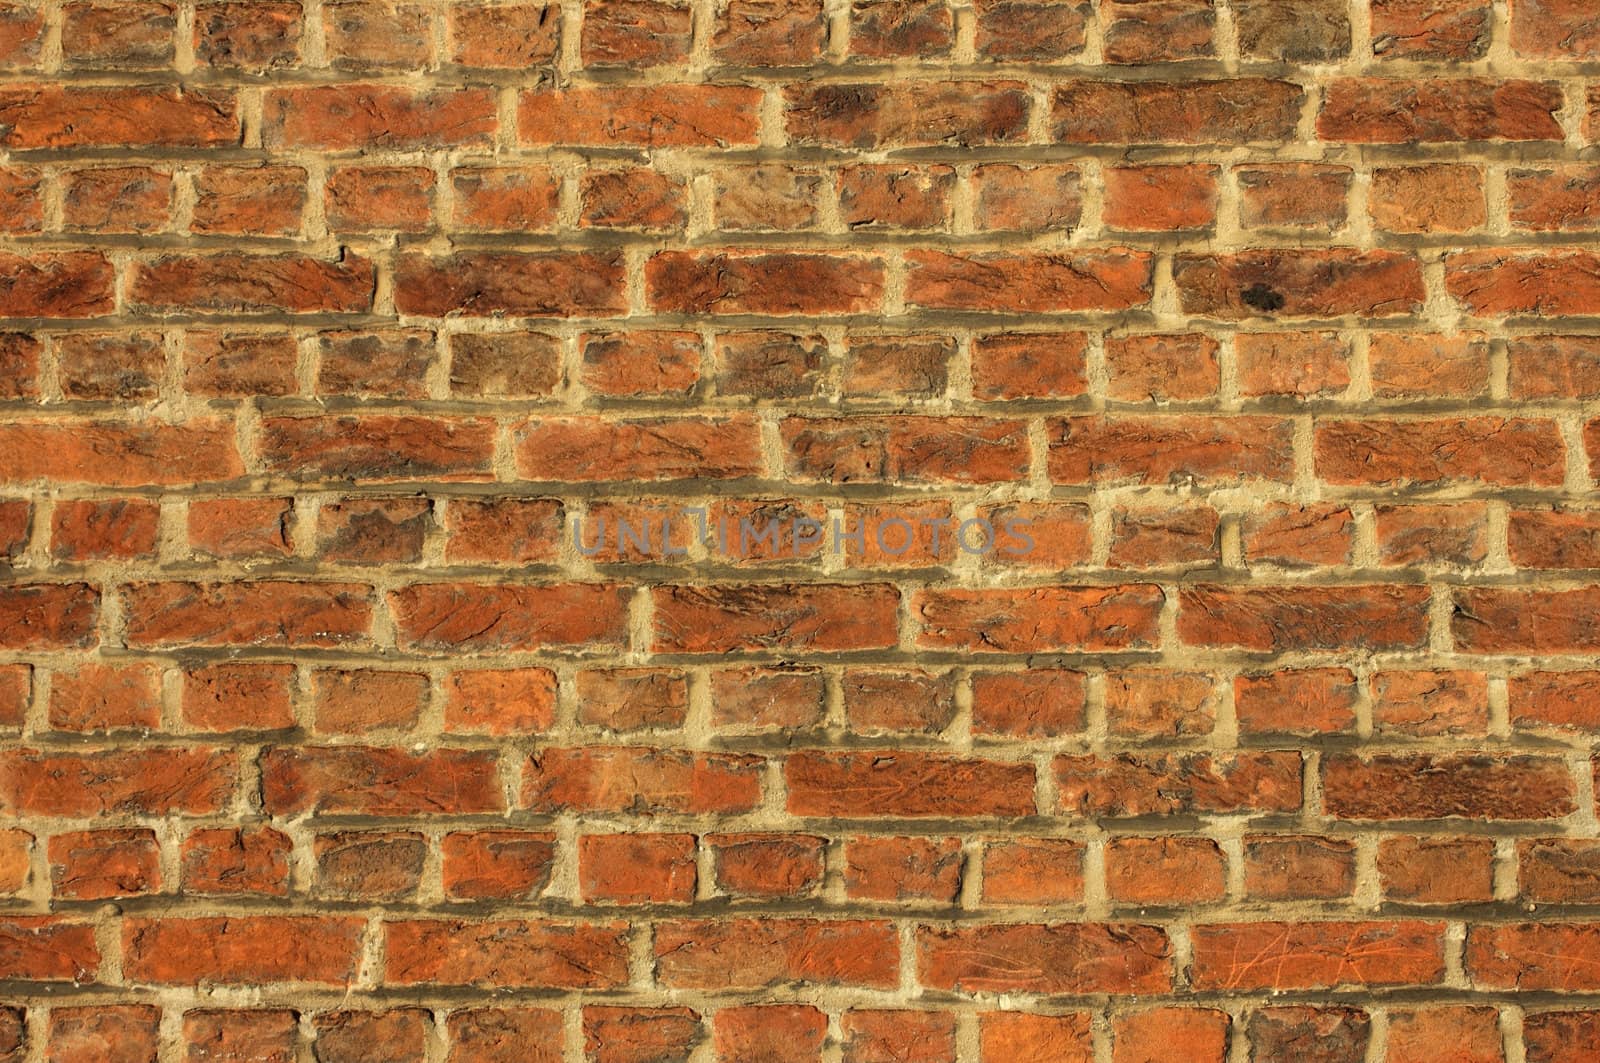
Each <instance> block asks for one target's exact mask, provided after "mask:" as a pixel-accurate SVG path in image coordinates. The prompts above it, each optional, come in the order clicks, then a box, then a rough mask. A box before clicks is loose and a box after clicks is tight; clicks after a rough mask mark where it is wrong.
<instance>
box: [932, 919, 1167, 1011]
mask: <svg viewBox="0 0 1600 1063" xmlns="http://www.w3.org/2000/svg"><path fill="white" fill-rule="evenodd" d="M1170 949H1171V946H1170V944H1169V942H1168V940H1167V936H1166V934H1165V932H1163V931H1162V930H1160V929H1158V928H1156V927H1153V926H1137V925H1104V924H1098V923H1053V924H1049V925H1023V924H1019V925H1010V926H971V927H957V928H953V929H940V928H936V927H927V926H924V927H919V928H918V930H917V978H918V981H920V982H921V983H922V984H923V985H925V986H927V987H929V988H932V989H947V990H955V991H958V992H967V993H981V992H1000V993H1005V992H1021V993H1051V994H1054V993H1073V994H1076V993H1084V992H1100V993H1104V992H1113V993H1161V992H1164V991H1166V990H1168V989H1170V988H1171V985H1172V959H1171V951H1170ZM995 956H1006V957H1009V958H1010V959H1009V962H1007V963H1005V964H996V963H995V962H994V957H995Z"/></svg>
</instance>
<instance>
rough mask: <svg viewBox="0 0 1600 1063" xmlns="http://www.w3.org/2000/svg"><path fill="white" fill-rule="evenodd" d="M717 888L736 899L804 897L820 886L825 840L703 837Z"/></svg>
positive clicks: (804, 836) (770, 836)
mask: <svg viewBox="0 0 1600 1063" xmlns="http://www.w3.org/2000/svg"><path fill="white" fill-rule="evenodd" d="M705 841H706V847H707V848H709V849H710V850H711V853H712V860H713V864H714V867H715V869H716V884H717V889H718V890H719V891H720V892H722V893H726V894H729V895H731V896H735V897H766V898H776V897H803V896H808V895H811V894H814V893H815V892H816V890H817V888H818V887H819V886H821V884H822V874H823V866H822V863H823V854H824V849H825V848H826V846H827V839H826V838H818V837H813V836H811V835H807V834H713V835H709V836H707V838H706V840H705Z"/></svg>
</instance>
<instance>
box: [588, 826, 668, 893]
mask: <svg viewBox="0 0 1600 1063" xmlns="http://www.w3.org/2000/svg"><path fill="white" fill-rule="evenodd" d="M695 883H696V875H695V838H694V835H692V834H585V835H584V836H583V837H582V838H580V839H578V885H579V889H580V890H581V891H582V893H583V899H584V900H585V901H588V902H590V903H593V902H597V901H599V902H607V901H609V902H613V903H619V904H669V903H679V904H686V903H688V902H689V901H692V900H694V895H695Z"/></svg>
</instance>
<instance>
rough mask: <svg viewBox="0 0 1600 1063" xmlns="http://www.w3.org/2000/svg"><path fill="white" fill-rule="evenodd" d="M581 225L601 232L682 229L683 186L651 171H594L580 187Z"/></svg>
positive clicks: (684, 209) (685, 215) (685, 214)
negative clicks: (603, 230) (581, 203)
mask: <svg viewBox="0 0 1600 1063" xmlns="http://www.w3.org/2000/svg"><path fill="white" fill-rule="evenodd" d="M579 195H580V197H581V198H582V201H583V211H582V213H581V214H580V215H579V218H578V223H579V224H580V225H584V226H588V227H591V228H600V229H643V230H648V231H651V232H662V231H668V230H673V229H681V228H683V226H684V223H685V222H686V221H687V220H688V202H687V195H686V192H685V189H684V185H683V182H682V181H681V180H679V179H677V178H674V177H669V176H667V175H665V174H658V173H655V172H653V171H651V170H644V169H634V170H591V171H589V172H588V173H586V174H584V175H583V180H582V181H581V182H580V183H579Z"/></svg>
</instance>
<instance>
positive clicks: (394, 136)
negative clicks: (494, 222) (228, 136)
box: [261, 85, 498, 151]
mask: <svg viewBox="0 0 1600 1063" xmlns="http://www.w3.org/2000/svg"><path fill="white" fill-rule="evenodd" d="M262 108H263V125H262V131H261V139H262V143H263V144H264V145H265V146H266V147H268V148H273V149H277V148H321V149H325V150H332V151H351V150H359V149H374V148H379V149H395V150H401V151H404V150H419V149H427V148H442V147H467V146H474V145H475V146H480V147H481V146H484V145H486V144H488V143H489V141H490V138H491V137H492V136H493V135H494V132H495V130H496V128H497V126H498V122H497V119H496V115H495V99H494V94H493V93H492V92H490V91H489V90H488V89H438V90H434V91H429V92H413V91H411V90H410V89H406V88H401V87H398V86H390V85H356V86H350V85H316V86H306V87H303V88H287V89H273V90H271V91H269V92H267V93H266V96H265V99H264V100H263V103H262Z"/></svg>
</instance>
